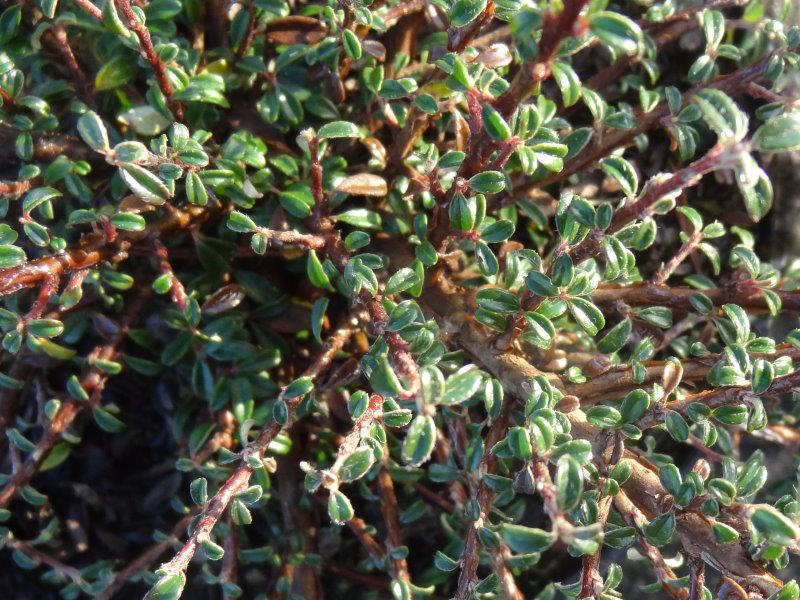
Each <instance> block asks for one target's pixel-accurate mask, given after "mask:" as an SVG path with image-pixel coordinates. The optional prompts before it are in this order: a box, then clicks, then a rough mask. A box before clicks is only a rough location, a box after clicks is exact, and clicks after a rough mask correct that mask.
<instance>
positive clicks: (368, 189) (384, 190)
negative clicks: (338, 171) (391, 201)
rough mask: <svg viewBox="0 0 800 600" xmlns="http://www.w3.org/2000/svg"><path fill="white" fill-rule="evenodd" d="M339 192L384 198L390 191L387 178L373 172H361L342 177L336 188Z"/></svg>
mask: <svg viewBox="0 0 800 600" xmlns="http://www.w3.org/2000/svg"><path fill="white" fill-rule="evenodd" d="M335 191H337V192H344V193H346V194H352V195H354V196H375V197H380V198H382V197H383V196H385V195H386V194H388V193H389V188H388V186H387V185H386V180H385V179H384V178H383V177H380V176H379V175H373V174H372V173H359V174H358V175H351V176H350V177H345V178H344V179H342V180H341V181H340V182H339V183H338V185H337V186H336V188H335Z"/></svg>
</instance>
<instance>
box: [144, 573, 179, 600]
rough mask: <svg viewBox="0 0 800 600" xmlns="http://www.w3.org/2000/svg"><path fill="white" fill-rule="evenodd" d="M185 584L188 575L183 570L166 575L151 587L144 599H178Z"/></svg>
mask: <svg viewBox="0 0 800 600" xmlns="http://www.w3.org/2000/svg"><path fill="white" fill-rule="evenodd" d="M185 585H186V575H185V574H184V573H183V571H181V572H180V573H173V574H170V575H164V576H162V577H161V578H160V579H159V580H158V581H156V583H155V585H154V586H153V587H152V588H150V591H149V592H147V594H146V595H145V596H144V600H176V599H177V598H179V597H180V595H181V592H182V591H183V587H184V586H185Z"/></svg>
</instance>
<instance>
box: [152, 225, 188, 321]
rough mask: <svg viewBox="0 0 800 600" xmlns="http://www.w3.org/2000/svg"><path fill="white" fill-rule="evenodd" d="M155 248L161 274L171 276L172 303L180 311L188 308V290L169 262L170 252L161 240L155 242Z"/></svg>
mask: <svg viewBox="0 0 800 600" xmlns="http://www.w3.org/2000/svg"><path fill="white" fill-rule="evenodd" d="M153 246H154V249H155V255H156V258H157V259H158V265H159V268H160V269H161V273H163V274H165V275H167V276H169V278H170V294H171V295H172V301H173V302H174V303H175V306H177V307H178V310H183V309H184V308H186V301H187V299H188V296H187V295H186V288H184V287H183V284H182V283H181V280H180V279H178V276H177V275H176V274H175V271H173V269H172V263H171V262H170V261H169V252H168V251H167V247H166V246H165V245H164V244H163V243H162V242H161V240H159V239H154V240H153Z"/></svg>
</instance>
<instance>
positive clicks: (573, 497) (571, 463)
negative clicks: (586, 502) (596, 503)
mask: <svg viewBox="0 0 800 600" xmlns="http://www.w3.org/2000/svg"><path fill="white" fill-rule="evenodd" d="M555 486H556V502H557V503H558V507H559V508H560V509H561V510H563V511H570V510H572V509H573V508H576V507H577V506H578V505H579V504H580V502H581V498H582V496H583V469H581V466H580V464H579V463H578V461H577V460H576V459H575V458H574V457H572V456H570V455H568V454H567V455H564V456H562V457H561V458H559V459H558V463H557V468H556V477H555Z"/></svg>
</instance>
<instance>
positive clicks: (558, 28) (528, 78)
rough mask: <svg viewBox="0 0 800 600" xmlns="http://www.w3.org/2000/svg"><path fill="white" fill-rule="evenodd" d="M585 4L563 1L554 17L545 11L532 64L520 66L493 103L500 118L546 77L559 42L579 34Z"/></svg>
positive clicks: (581, 28) (577, 0) (579, 0)
mask: <svg viewBox="0 0 800 600" xmlns="http://www.w3.org/2000/svg"><path fill="white" fill-rule="evenodd" d="M586 1H587V0H565V2H564V7H563V8H562V10H561V12H559V13H557V14H554V13H552V12H548V13H547V15H545V19H544V23H543V24H542V39H541V40H540V41H539V55H538V56H537V57H536V62H535V63H533V64H525V65H523V66H522V68H520V70H519V72H517V75H516V76H515V77H514V80H513V81H512V82H511V86H510V87H509V88H508V89H507V90H506V91H505V92H503V95H502V96H500V97H499V98H498V99H497V101H496V102H495V108H496V109H497V110H498V111H499V112H500V113H501V114H502V115H503V116H504V117H506V118H507V117H509V116H510V115H511V113H512V112H514V109H515V108H516V107H517V106H519V104H520V103H521V102H523V101H524V100H525V99H526V98H527V97H528V96H530V95H531V93H532V92H533V91H534V90H535V88H536V86H537V85H539V84H540V83H541V82H542V81H544V80H545V79H547V78H548V77H550V69H551V67H552V62H553V59H554V58H555V53H556V50H557V49H558V46H559V44H560V43H561V41H562V40H564V39H565V38H568V37H579V36H580V35H581V34H582V32H583V30H584V28H585V24H584V23H583V22H582V20H581V18H580V13H581V11H582V10H583V7H584V6H585V5H586Z"/></svg>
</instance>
